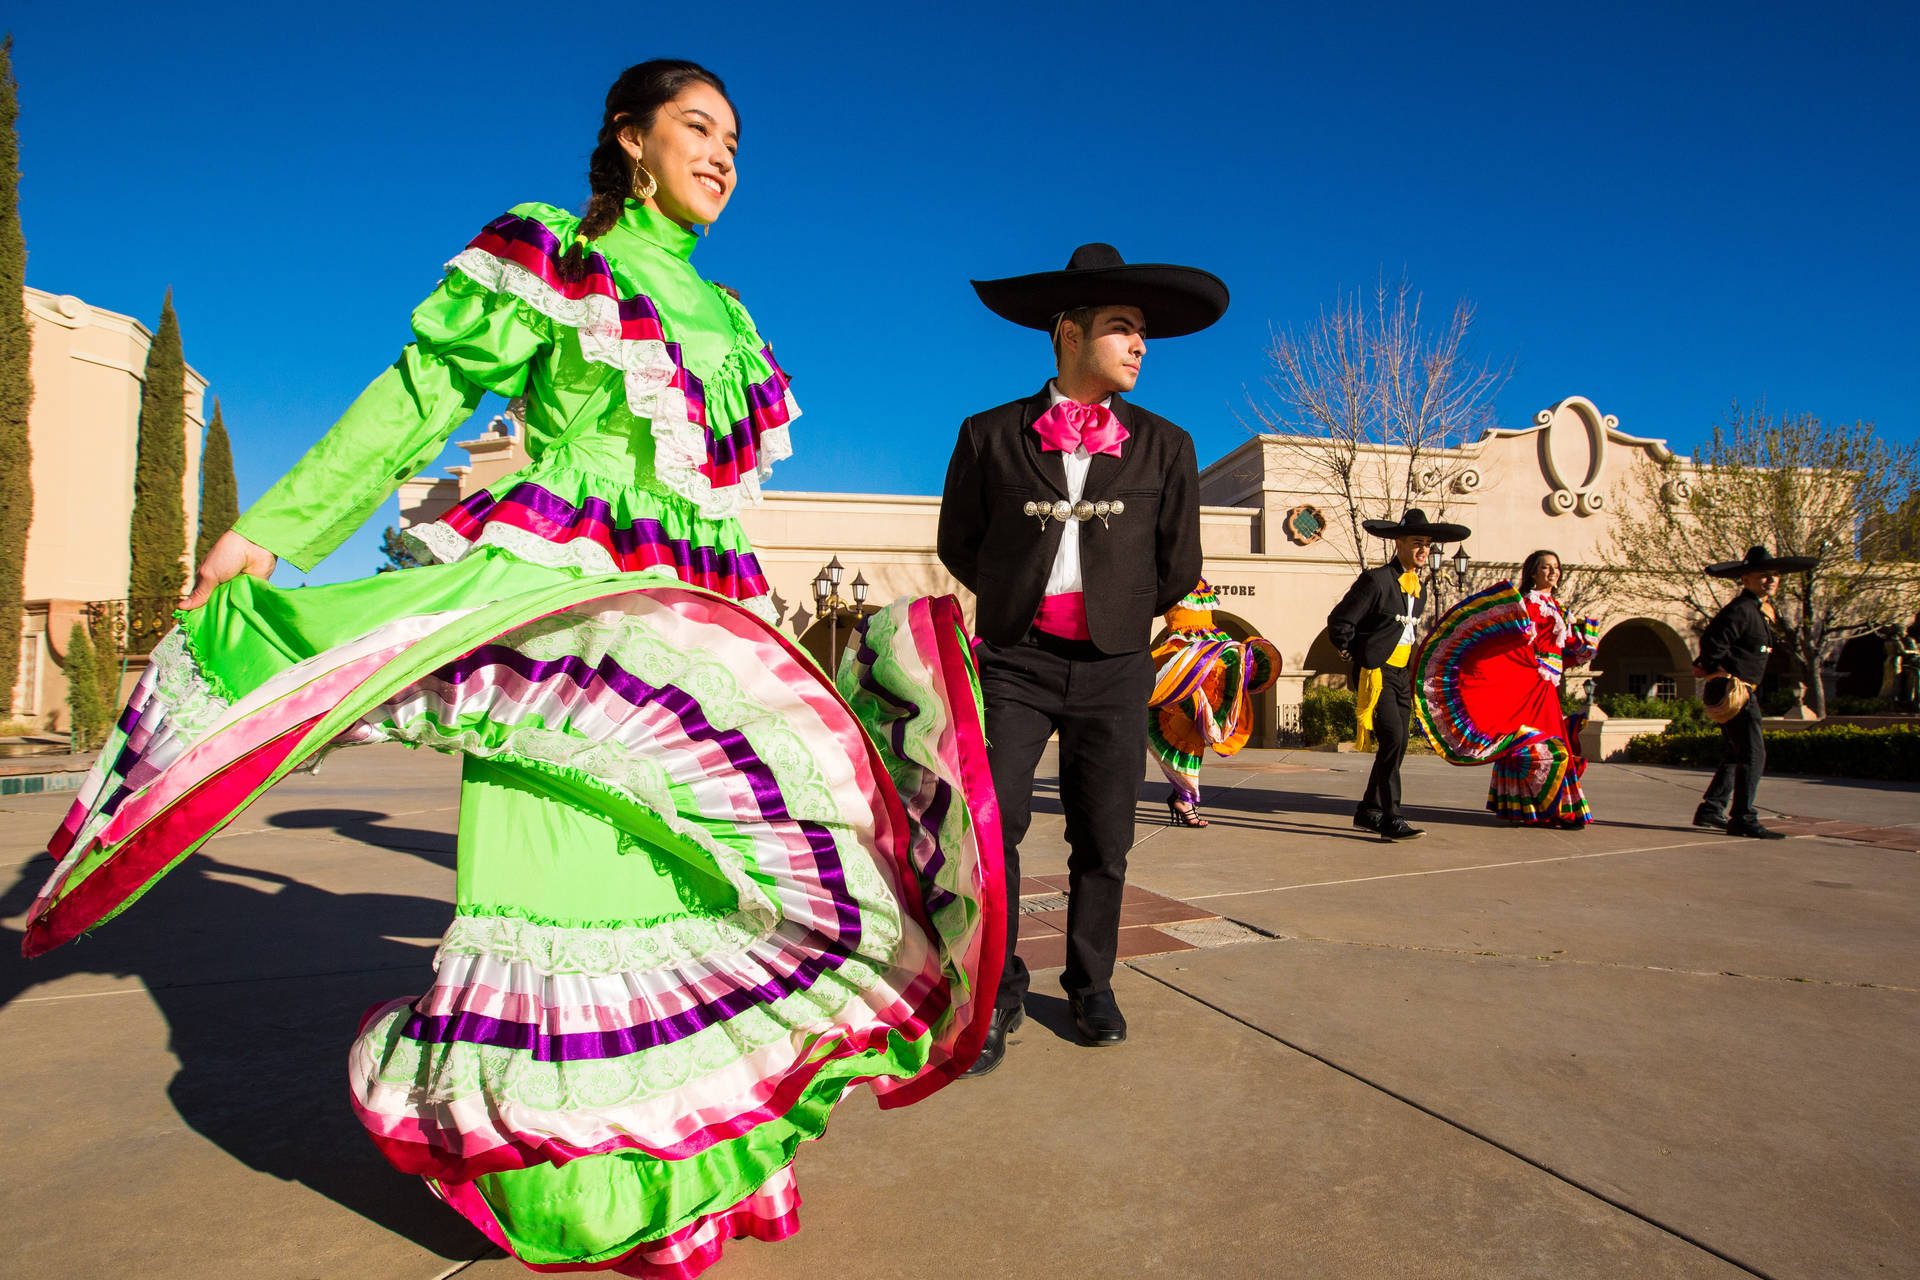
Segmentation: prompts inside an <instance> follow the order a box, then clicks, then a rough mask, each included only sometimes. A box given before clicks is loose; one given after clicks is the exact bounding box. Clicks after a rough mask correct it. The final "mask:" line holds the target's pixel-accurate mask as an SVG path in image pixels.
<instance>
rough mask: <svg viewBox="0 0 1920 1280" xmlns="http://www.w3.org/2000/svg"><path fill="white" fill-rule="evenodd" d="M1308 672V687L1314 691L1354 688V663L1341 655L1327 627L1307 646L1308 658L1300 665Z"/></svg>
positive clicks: (1321, 629)
mask: <svg viewBox="0 0 1920 1280" xmlns="http://www.w3.org/2000/svg"><path fill="white" fill-rule="evenodd" d="M1300 669H1301V670H1303V671H1305V672H1307V673H1308V674H1307V687H1308V688H1312V689H1350V688H1352V687H1353V662H1352V661H1351V660H1350V659H1347V658H1344V657H1342V656H1341V655H1340V651H1339V650H1338V649H1336V648H1334V646H1333V637H1331V636H1329V635H1328V634H1327V629H1326V628H1325V627H1322V628H1320V634H1319V635H1317V636H1315V637H1314V638H1313V643H1312V644H1310V645H1308V646H1307V658H1306V661H1305V662H1302V663H1301V664H1300Z"/></svg>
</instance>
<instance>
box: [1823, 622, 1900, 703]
mask: <svg viewBox="0 0 1920 1280" xmlns="http://www.w3.org/2000/svg"><path fill="white" fill-rule="evenodd" d="M1886 671H1887V642H1886V639H1885V637H1883V636H1882V635H1881V634H1880V633H1879V632H1877V631H1869V632H1867V633H1866V634H1864V635H1857V636H1855V637H1853V639H1851V640H1849V641H1847V642H1846V643H1845V644H1843V645H1841V646H1840V653H1839V656H1838V657H1836V658H1835V659H1834V683H1833V692H1834V694H1835V696H1837V697H1841V698H1877V697H1879V696H1880V690H1881V689H1882V688H1883V687H1884V686H1885V684H1886Z"/></svg>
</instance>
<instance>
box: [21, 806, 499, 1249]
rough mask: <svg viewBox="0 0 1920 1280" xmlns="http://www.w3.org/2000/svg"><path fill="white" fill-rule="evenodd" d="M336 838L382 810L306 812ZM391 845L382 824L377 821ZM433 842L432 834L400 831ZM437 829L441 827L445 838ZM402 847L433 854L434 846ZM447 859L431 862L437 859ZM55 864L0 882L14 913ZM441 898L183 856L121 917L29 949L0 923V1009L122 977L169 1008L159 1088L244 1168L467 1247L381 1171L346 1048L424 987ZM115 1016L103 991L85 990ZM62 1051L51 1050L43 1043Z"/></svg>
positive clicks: (438, 1213)
mask: <svg viewBox="0 0 1920 1280" xmlns="http://www.w3.org/2000/svg"><path fill="white" fill-rule="evenodd" d="M322 814H325V815H327V816H328V822H326V823H322V822H319V821H314V822H312V823H311V824H303V823H302V822H299V821H296V822H291V823H288V822H278V823H277V825H285V826H299V825H331V824H333V822H334V820H335V819H342V818H344V817H347V816H351V818H352V821H351V822H344V821H343V822H340V823H339V824H338V829H339V830H341V831H342V832H343V834H345V833H348V832H351V831H354V830H356V829H357V826H358V825H360V824H364V823H370V822H371V821H372V820H373V819H377V818H378V817H380V816H382V815H379V814H373V813H361V812H357V811H308V813H307V814H306V815H298V814H296V815H283V817H284V816H291V817H295V818H296V819H298V818H302V817H313V818H317V817H319V816H320V815H322ZM378 834H379V835H380V836H382V837H384V838H383V839H382V840H380V841H379V842H380V843H387V842H388V841H390V840H391V839H392V837H393V835H394V833H393V831H392V830H391V829H388V828H379V829H378ZM402 834H403V835H404V836H413V835H419V836H422V837H428V838H430V839H440V838H441V837H439V836H438V833H430V832H421V833H402ZM445 839H450V837H446V838H445ZM406 847H407V848H408V850H409V852H414V853H417V854H419V855H420V856H424V857H427V858H429V859H431V860H433V861H436V862H441V861H442V859H441V858H440V856H439V851H438V850H437V849H434V848H425V849H415V848H413V847H411V846H406ZM450 864H451V857H450V856H449V857H448V858H447V859H446V860H445V862H444V863H443V865H450ZM52 868H53V863H52V860H51V859H49V858H47V857H44V856H42V857H38V858H35V859H33V860H32V861H30V862H28V863H27V864H26V865H25V866H24V867H22V868H21V871H20V875H19V878H18V879H17V880H16V882H15V883H14V884H13V885H12V886H11V887H10V888H9V889H8V890H7V891H6V892H5V894H4V895H0V918H9V917H14V916H18V915H20V914H22V913H23V912H25V910H26V909H27V907H28V905H29V904H30V903H31V901H32V899H33V895H34V893H35V892H36V891H37V890H38V888H39V886H40V884H41V882H42V881H43V880H44V879H45V877H46V876H47V874H48V873H49V872H50V871H51V870H52ZM448 914H449V911H448V907H447V904H446V903H445V902H442V901H439V900H437V899H433V898H424V897H416V896H412V895H406V894H387V893H330V892H328V891H326V890H324V889H319V888H316V887H314V886H313V885H310V884H305V883H303V882H301V881H299V880H296V879H293V878H291V877H288V876H284V875H281V874H279V873H277V872H275V871H272V870H266V869H262V868H259V867H255V866H240V865H234V864H229V863H223V862H221V861H219V860H218V859H216V858H213V857H209V856H207V855H205V854H200V855H195V856H193V857H191V858H189V859H188V860H187V861H186V862H185V863H183V864H182V865H181V866H180V867H178V868H177V869H176V870H175V871H174V872H173V873H172V874H170V875H168V876H166V877H165V878H164V879H162V880H161V881H160V882H159V883H158V884H156V885H155V886H154V887H153V889H151V890H150V891H149V892H148V893H147V894H146V896H145V897H144V898H142V899H141V900H140V901H139V902H137V903H135V904H134V905H133V906H132V907H131V908H129V910H128V911H127V913H126V914H125V915H123V916H121V917H119V918H118V919H116V920H114V921H112V922H111V923H109V924H106V925H104V926H102V927H101V928H100V929H99V930H98V931H97V932H96V933H93V934H89V935H85V936H83V937H81V938H79V939H76V940H75V941H73V942H70V943H68V944H66V945H65V946H63V947H60V948H58V949H57V950H55V951H53V952H51V953H50V954H48V955H45V956H42V957H41V958H39V959H37V960H31V961H29V960H23V959H22V958H21V956H20V940H21V936H22V935H21V932H20V931H19V930H17V929H6V928H0V1008H3V1007H5V1006H6V1005H8V1004H10V1003H12V1002H13V1001H14V1000H15V999H16V998H18V997H19V996H20V995H21V994H22V993H24V992H25V991H27V990H29V989H31V988H33V987H36V986H39V985H41V984H43V983H47V982H51V981H54V980H57V979H59V978H63V977H67V976H69V975H75V974H96V975H102V976H109V977H115V978H123V979H124V978H135V979H138V980H139V981H140V982H142V983H143V984H144V985H145V986H146V987H147V988H148V991H149V992H150V994H151V998H152V1000H153V1003H154V1005H155V1006H156V1007H157V1008H158V1009H159V1011H160V1012H161V1013H162V1014H163V1015H164V1016H165V1017H166V1019H167V1024H168V1027H169V1029H170V1032H171V1035H170V1039H169V1048H170V1049H171V1050H172V1052H173V1054H174V1056H175V1057H176V1058H177V1059H178V1060H179V1064H180V1065H179V1070H178V1072H177V1073H176V1074H175V1075H174V1077H173V1080H172V1081H171V1083H170V1084H169V1085H168V1088H167V1094H168V1097H169V1099H170V1100H171V1101H172V1103H173V1106H174V1108H175V1110H176V1111H178V1113H179V1115H180V1118H181V1119H182V1120H184V1121H185V1122H186V1123H187V1124H188V1125H189V1126H190V1127H192V1128H193V1130H194V1131H195V1132H197V1133H199V1134H201V1135H202V1136H204V1137H206V1138H207V1139H208V1140H209V1141H211V1142H213V1143H215V1144H217V1145H218V1146H219V1147H220V1148H221V1149H222V1150H224V1151H226V1152H227V1153H228V1154H230V1155H232V1156H233V1157H234V1159H236V1160H239V1161H240V1162H242V1163H243V1164H245V1165H247V1166H248V1167H249V1168H252V1169H256V1170H258V1171H260V1172H262V1173H266V1174H271V1175H272V1176H274V1177H276V1178H280V1179H283V1180H286V1181H293V1182H299V1183H302V1184H303V1185H305V1186H307V1187H309V1188H311V1189H312V1190H314V1191H316V1192H318V1193H319V1194H321V1195H323V1196H326V1197H327V1198H328V1199H330V1200H333V1201H334V1202H335V1203H337V1204H339V1205H341V1206H343V1207H345V1208H347V1209H349V1210H351V1211H353V1212H354V1213H357V1214H360V1215H361V1216H362V1217H365V1218H367V1219H369V1220H371V1221H373V1222H375V1223H377V1224H379V1225H380V1226H382V1227H384V1228H385V1229H387V1230H388V1231H391V1232H393V1233H395V1234H396V1235H399V1236H402V1237H405V1238H406V1239H408V1240H411V1241H413V1242H414V1243H415V1244H416V1245H418V1246H420V1247H421V1248H423V1249H427V1250H430V1251H432V1252H434V1253H437V1254H439V1255H440V1256H441V1257H444V1258H448V1259H465V1258H471V1257H473V1256H474V1254H475V1251H476V1249H478V1248H479V1247H481V1246H482V1245H483V1244H484V1240H483V1239H482V1237H481V1236H480V1235H479V1233H478V1232H476V1231H474V1230H473V1229H472V1228H471V1227H469V1226H468V1225H467V1224H466V1223H465V1222H464V1221H463V1220H462V1219H461V1218H460V1217H459V1215H457V1214H454V1213H451V1212H449V1211H448V1210H447V1209H446V1208H445V1207H444V1206H443V1205H441V1204H439V1203H437V1202H436V1201H435V1200H434V1198H433V1196H432V1195H431V1194H430V1193H429V1192H428V1191H427V1190H426V1188H424V1187H423V1186H422V1185H421V1184H420V1182H419V1181H418V1180H417V1179H414V1178H411V1177H408V1176H406V1175H404V1174H401V1173H399V1172H397V1171H396V1170H394V1169H393V1168H392V1167H391V1166H390V1165H388V1164H387V1162H386V1160H385V1159H384V1158H383V1157H382V1156H381V1155H380V1154H379V1152H378V1151H377V1150H376V1149H375V1148H374V1146H373V1143H372V1142H371V1141H370V1140H369V1139H368V1138H367V1136H366V1133H365V1131H364V1130H363V1129H362V1128H361V1127H360V1124H359V1122H358V1121H357V1120H356V1119H355V1118H354V1114H353V1109H352V1106H351V1104H350V1102H349V1101H348V1093H347V1089H346V1079H345V1075H346V1073H345V1071H344V1070H343V1069H342V1068H343V1066H344V1061H343V1059H344V1057H345V1054H346V1050H347V1046H348V1044H349V1043H350V1041H351V1040H352V1038H353V1036H354V1035H355V1033H356V1031H357V1029H358V1026H359V1021H360V1017H361V1015H362V1014H363V1013H365V1012H366V1010H367V1009H368V1008H369V1007H371V1006H372V1005H374V1004H376V1003H378V1002H380V1001H382V1000H386V999H390V998H393V997H397V996H402V995H406V994H408V993H410V992H418V991H420V990H422V989H423V988H424V987H425V986H426V984H427V982H428V981H429V980H430V967H431V964H432V959H433V951H434V946H433V943H431V942H428V941H426V939H437V937H438V936H439V934H440V933H441V932H442V931H443V930H444V929H445V927H446V923H447V917H448ZM83 1003H84V1004H87V1005H92V1006H96V1007H98V1008H99V1014H98V1016H101V1017H111V1016H112V1014H111V1012H110V1010H109V1009H108V1008H107V1007H106V1006H108V1005H110V1004H111V1003H112V1002H111V1001H87V1002H83ZM49 1052H50V1053H53V1054H54V1055H55V1056H61V1055H62V1051H61V1050H59V1049H52V1050H49Z"/></svg>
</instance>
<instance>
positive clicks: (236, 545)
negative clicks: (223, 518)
mask: <svg viewBox="0 0 1920 1280" xmlns="http://www.w3.org/2000/svg"><path fill="white" fill-rule="evenodd" d="M277 563H279V560H278V557H276V556H275V555H274V554H273V552H271V551H269V550H267V549H266V548H265V547H263V546H261V545H259V544H258V543H254V542H249V541H247V540H246V539H245V538H243V537H241V536H240V535H239V534H237V533H235V532H233V530H231V529H229V530H227V532H225V533H223V534H221V535H220V540H219V541H218V542H215V543H214V544H213V549H212V550H210V551H208V552H207V558H206V559H205V560H203V561H201V562H200V568H199V569H197V570H196V571H195V572H194V575H193V593H192V594H191V595H189V596H188V597H187V598H186V599H185V600H182V601H181V602H180V607H181V608H182V609H198V608H199V607H200V606H201V605H203V604H205V603H206V602H207V597H209V596H211V595H212V594H213V589H214V588H215V587H217V586H219V585H220V584H221V583H223V582H226V581H228V580H229V579H231V578H237V577H239V576H240V575H241V574H243V573H248V574H252V575H253V576H254V577H256V578H259V579H261V580H262V581H264V580H265V579H266V577H267V575H269V574H271V573H272V572H273V566H274V565H275V564H277Z"/></svg>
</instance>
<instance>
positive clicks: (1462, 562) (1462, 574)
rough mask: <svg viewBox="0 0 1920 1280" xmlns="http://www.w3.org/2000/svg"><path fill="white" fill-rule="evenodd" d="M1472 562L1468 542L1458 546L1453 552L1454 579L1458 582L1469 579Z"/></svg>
mask: <svg viewBox="0 0 1920 1280" xmlns="http://www.w3.org/2000/svg"><path fill="white" fill-rule="evenodd" d="M1472 564H1473V561H1472V560H1470V559H1468V558H1467V544H1466V543H1464V542H1463V543H1461V544H1460V545H1459V546H1458V547H1456V548H1455V549H1454V552H1453V576H1454V580H1455V581H1457V582H1465V581H1466V580H1467V569H1468V568H1469V567H1471V566H1472Z"/></svg>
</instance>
